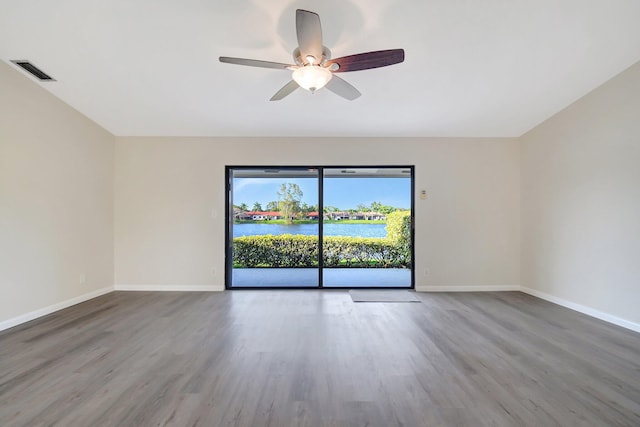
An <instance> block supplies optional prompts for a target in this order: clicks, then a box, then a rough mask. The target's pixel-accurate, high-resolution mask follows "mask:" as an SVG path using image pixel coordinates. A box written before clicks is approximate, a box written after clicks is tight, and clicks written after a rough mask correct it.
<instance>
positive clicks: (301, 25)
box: [296, 9, 322, 64]
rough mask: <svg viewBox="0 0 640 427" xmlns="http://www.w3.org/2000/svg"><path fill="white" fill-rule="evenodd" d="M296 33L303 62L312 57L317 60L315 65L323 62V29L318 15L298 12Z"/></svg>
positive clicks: (299, 10)
mask: <svg viewBox="0 0 640 427" xmlns="http://www.w3.org/2000/svg"><path fill="white" fill-rule="evenodd" d="M296 33H297V35H298V47H299V48H300V54H301V56H302V59H303V61H305V62H306V58H307V56H309V55H311V56H313V57H314V58H315V59H316V61H315V64H319V63H320V61H321V60H322V28H321V26H320V17H319V16H318V14H317V13H314V12H309V11H308V10H302V9H298V10H296Z"/></svg>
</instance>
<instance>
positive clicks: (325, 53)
mask: <svg viewBox="0 0 640 427" xmlns="http://www.w3.org/2000/svg"><path fill="white" fill-rule="evenodd" d="M309 59H311V58H308V57H307V58H303V57H302V54H301V53H300V48H299V47H297V48H295V49H294V51H293V60H294V61H295V63H296V65H298V66H300V67H304V66H306V65H311V64H313V65H319V66H321V67H324V65H325V63H326V62H327V61H328V60H329V59H331V51H330V50H329V48H328V47H326V46H322V58H313V61H310V60H309Z"/></svg>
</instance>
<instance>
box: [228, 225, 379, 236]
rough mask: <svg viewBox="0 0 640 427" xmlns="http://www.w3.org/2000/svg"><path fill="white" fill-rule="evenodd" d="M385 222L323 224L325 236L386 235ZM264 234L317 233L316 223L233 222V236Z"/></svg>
mask: <svg viewBox="0 0 640 427" xmlns="http://www.w3.org/2000/svg"><path fill="white" fill-rule="evenodd" d="M385 226H386V224H384V223H382V224H324V229H323V231H324V233H323V234H324V235H325V236H345V237H387V231H386V229H385ZM266 234H274V235H278V234H303V235H306V236H317V235H318V224H268V223H266V224H265V223H262V224H255V223H249V224H234V225H233V237H242V236H256V235H266Z"/></svg>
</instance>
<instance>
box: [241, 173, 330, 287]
mask: <svg viewBox="0 0 640 427" xmlns="http://www.w3.org/2000/svg"><path fill="white" fill-rule="evenodd" d="M230 184H231V189H230V195H229V198H230V202H229V206H230V210H232V212H230V213H229V218H230V236H232V239H233V244H232V245H231V254H230V258H231V260H232V267H231V282H230V284H231V287H234V288H240V287H269V288H274V287H317V286H318V285H319V272H318V250H319V249H318V247H319V241H318V231H319V225H318V223H319V221H318V171H317V169H303V168H281V169H277V168H273V169H249V168H234V169H232V170H231V183H230Z"/></svg>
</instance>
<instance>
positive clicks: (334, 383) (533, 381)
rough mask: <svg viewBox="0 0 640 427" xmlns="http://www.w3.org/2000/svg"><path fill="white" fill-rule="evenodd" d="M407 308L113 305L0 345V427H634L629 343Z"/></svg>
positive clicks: (467, 300) (530, 314)
mask: <svg viewBox="0 0 640 427" xmlns="http://www.w3.org/2000/svg"><path fill="white" fill-rule="evenodd" d="M418 296H419V298H420V299H421V300H422V303H420V304H416V303H353V302H352V301H351V298H350V297H349V294H348V293H347V292H344V291H324V292H323V291H236V292H224V293H178V292H173V293H170V292H166V293H153V292H114V293H111V294H108V295H105V296H102V297H99V298H96V299H94V300H92V301H89V302H86V303H83V304H79V305H77V306H74V307H71V308H69V309H66V310H63V311H61V312H58V313H55V314H53V315H49V316H47V317H44V318H42V319H39V320H36V321H33V322H30V323H28V324H24V325H21V326H19V327H16V328H13V329H11V330H8V331H5V332H2V333H0V426H5V427H8V426H65V427H66V426H119V427H123V426H164V425H174V426H251V427H254V426H277V427H286V426H313V427H316V426H341V427H342V426H384V427H389V426H474V427H475V426H480V427H481V426H520V425H524V426H555V425H562V426H640V334H637V333H634V332H631V331H628V330H625V329H622V328H618V327H616V326H613V325H610V324H607V323H604V322H601V321H598V320H595V319H593V318H589V317H587V316H584V315H581V314H579V313H576V312H573V311H571V310H568V309H564V308H561V307H559V306H556V305H553V304H551V303H548V302H545V301H542V300H539V299H536V298H534V297H531V296H528V295H525V294H522V293H519V292H506V293H456V294H444V293H428V294H418Z"/></svg>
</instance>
